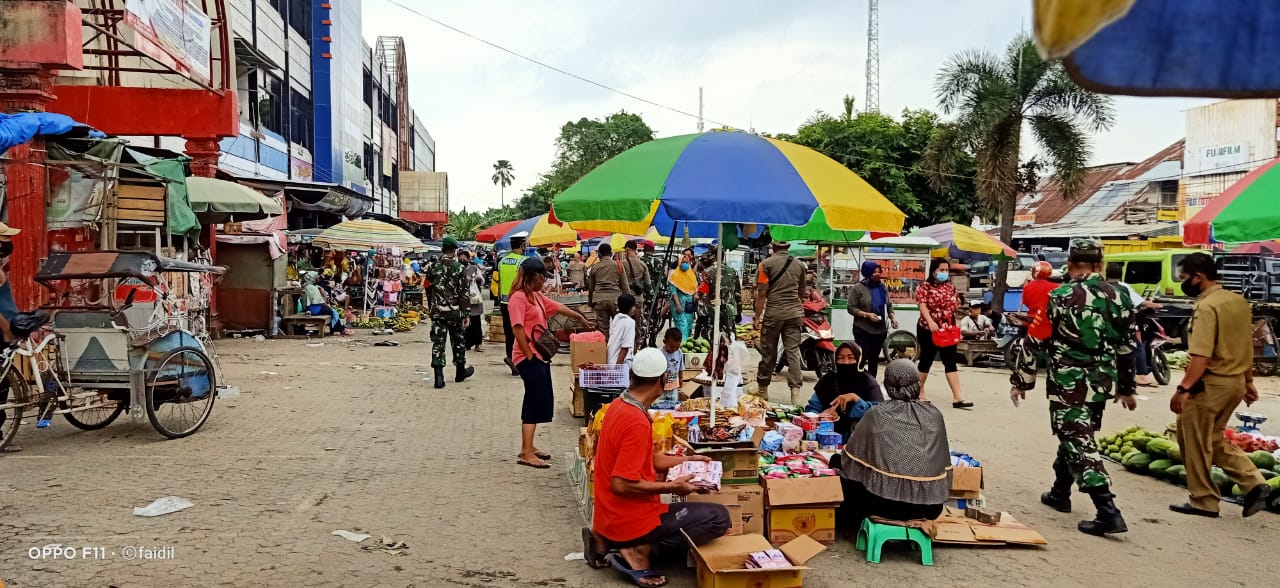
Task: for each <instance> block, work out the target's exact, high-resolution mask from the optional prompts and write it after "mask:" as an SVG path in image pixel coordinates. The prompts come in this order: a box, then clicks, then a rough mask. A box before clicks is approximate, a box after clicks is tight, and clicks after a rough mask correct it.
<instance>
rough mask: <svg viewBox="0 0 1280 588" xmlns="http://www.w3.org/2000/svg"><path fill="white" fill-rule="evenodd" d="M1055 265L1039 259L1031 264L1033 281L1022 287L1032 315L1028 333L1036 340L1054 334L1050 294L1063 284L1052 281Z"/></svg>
mask: <svg viewBox="0 0 1280 588" xmlns="http://www.w3.org/2000/svg"><path fill="white" fill-rule="evenodd" d="M1052 276H1053V266H1052V265H1049V262H1047V261H1037V262H1035V263H1034V264H1032V265H1031V278H1032V279H1031V281H1030V282H1027V285H1025V286H1023V287H1022V305H1023V306H1025V307H1027V312H1028V314H1030V315H1031V326H1030V327H1028V328H1027V334H1029V335H1031V338H1032V339H1035V340H1036V341H1044V340H1045V339H1048V338H1049V336H1050V335H1052V334H1053V325H1051V324H1049V316H1048V314H1047V313H1048V311H1049V294H1050V293H1052V292H1053V291H1054V290H1057V289H1058V287H1060V286H1062V284H1057V283H1054V282H1050V281H1049V278H1050V277H1052Z"/></svg>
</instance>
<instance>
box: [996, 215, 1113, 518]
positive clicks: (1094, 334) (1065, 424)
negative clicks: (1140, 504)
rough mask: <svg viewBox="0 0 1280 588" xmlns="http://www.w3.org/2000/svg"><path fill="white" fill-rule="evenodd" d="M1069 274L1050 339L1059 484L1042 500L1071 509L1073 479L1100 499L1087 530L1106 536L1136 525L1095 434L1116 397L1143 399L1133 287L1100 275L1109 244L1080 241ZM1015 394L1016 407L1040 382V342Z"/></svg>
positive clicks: (1024, 358) (1052, 310) (1019, 362)
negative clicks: (1115, 489) (1136, 379)
mask: <svg viewBox="0 0 1280 588" xmlns="http://www.w3.org/2000/svg"><path fill="white" fill-rule="evenodd" d="M1068 262H1069V263H1068V271H1069V272H1070V276H1071V279H1070V281H1068V282H1067V283H1066V284H1064V285H1063V286H1062V287H1060V288H1058V289H1056V290H1054V291H1053V293H1052V294H1050V296H1049V306H1048V309H1047V313H1048V314H1047V316H1048V319H1049V324H1051V325H1052V327H1053V331H1052V333H1051V334H1050V335H1049V339H1048V340H1047V341H1046V342H1045V346H1046V347H1047V353H1048V355H1049V368H1048V369H1049V372H1048V377H1047V378H1045V380H1046V382H1047V383H1046V384H1045V387H1046V388H1047V390H1048V396H1049V425H1050V427H1051V428H1052V430H1053V434H1054V435H1057V437H1058V456H1057V459H1055V460H1054V462H1053V472H1054V475H1055V478H1054V482H1053V487H1052V489H1051V490H1049V491H1048V492H1045V493H1044V494H1042V495H1041V496H1040V502H1042V503H1044V504H1046V505H1048V506H1050V507H1053V508H1054V509H1055V510H1057V511H1059V512H1071V484H1072V483H1073V482H1074V483H1075V484H1076V485H1078V486H1079V487H1080V491H1081V492H1084V493H1086V494H1088V495H1089V497H1090V498H1091V499H1093V504H1094V506H1095V507H1096V508H1097V509H1098V514H1097V516H1096V517H1095V518H1094V520H1092V521H1081V522H1080V524H1079V525H1078V528H1079V529H1080V532H1081V533H1085V534H1088V535H1096V536H1102V535H1107V534H1111V533H1124V532H1125V531H1128V530H1129V527H1128V526H1127V525H1126V524H1125V521H1124V517H1122V516H1121V515H1120V509H1118V508H1116V504H1115V495H1114V494H1112V493H1111V478H1110V477H1109V476H1107V470H1106V468H1105V467H1103V464H1102V457H1101V456H1100V455H1099V453H1098V444H1097V442H1096V441H1095V440H1094V435H1095V434H1096V433H1097V431H1098V428H1099V427H1101V426H1102V411H1103V409H1104V408H1106V405H1107V404H1106V403H1107V400H1108V399H1111V398H1112V394H1113V390H1112V386H1113V384H1114V385H1115V387H1116V390H1115V392H1114V393H1115V394H1116V396H1115V401H1116V402H1120V403H1122V404H1123V405H1124V407H1125V408H1127V409H1129V410H1133V409H1134V408H1136V407H1137V405H1138V403H1137V400H1136V398H1135V397H1134V383H1133V358H1132V354H1133V348H1134V344H1135V342H1134V331H1133V304H1132V302H1131V301H1130V300H1129V292H1128V291H1126V290H1124V289H1117V288H1115V287H1114V286H1112V285H1111V284H1108V283H1106V282H1104V281H1103V280H1102V276H1101V275H1099V274H1098V271H1099V269H1100V266H1101V265H1102V243H1101V242H1100V241H1098V240H1096V239H1072V240H1071V249H1070V257H1069V258H1068ZM1009 381H1010V383H1011V384H1012V385H1013V388H1012V390H1011V391H1010V395H1011V398H1012V399H1013V405H1014V406H1018V404H1019V400H1023V399H1026V397H1027V390H1031V389H1033V388H1035V385H1036V356H1035V350H1034V349H1033V348H1032V346H1030V345H1028V346H1025V347H1024V348H1023V349H1022V351H1021V353H1019V354H1018V357H1017V359H1016V360H1015V364H1014V371H1013V375H1012V376H1010V378H1009Z"/></svg>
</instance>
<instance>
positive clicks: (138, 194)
mask: <svg viewBox="0 0 1280 588" xmlns="http://www.w3.org/2000/svg"><path fill="white" fill-rule="evenodd" d="M116 194H117V195H118V196H119V198H120V199H121V200H124V199H125V198H143V199H147V200H164V196H165V189H164V186H158V185H155V184H127V183H124V182H121V183H120V184H119V185H118V186H117V187H116Z"/></svg>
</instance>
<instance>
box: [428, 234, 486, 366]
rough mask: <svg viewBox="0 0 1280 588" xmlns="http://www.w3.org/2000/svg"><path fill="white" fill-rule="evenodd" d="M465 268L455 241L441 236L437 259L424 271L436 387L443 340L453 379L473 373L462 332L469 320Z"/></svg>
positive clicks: (469, 297) (468, 299)
mask: <svg viewBox="0 0 1280 588" xmlns="http://www.w3.org/2000/svg"><path fill="white" fill-rule="evenodd" d="M465 271H466V268H464V267H462V264H461V263H459V262H458V241H457V240H455V239H454V238H453V237H445V238H444V240H443V241H441V242H440V261H437V262H436V263H433V264H431V268H430V269H428V270H427V281H428V283H429V286H428V290H427V308H428V311H429V312H430V314H431V369H432V370H434V371H435V380H436V381H435V385H436V388H444V343H445V338H448V339H449V345H450V346H451V348H452V350H453V367H454V370H455V374H454V377H453V381H455V382H461V381H463V380H466V379H467V378H470V377H471V375H472V374H474V373H475V371H476V370H475V368H473V367H467V345H466V343H465V342H464V341H463V337H462V331H463V329H465V328H466V327H467V325H468V324H469V323H470V322H471V317H470V316H469V314H470V310H471V307H470V299H471V296H470V294H469V292H468V290H467V281H466V279H465V275H464V273H465Z"/></svg>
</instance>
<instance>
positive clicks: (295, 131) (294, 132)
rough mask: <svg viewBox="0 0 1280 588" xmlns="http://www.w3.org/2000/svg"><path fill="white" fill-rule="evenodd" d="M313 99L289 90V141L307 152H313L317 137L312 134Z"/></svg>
mask: <svg viewBox="0 0 1280 588" xmlns="http://www.w3.org/2000/svg"><path fill="white" fill-rule="evenodd" d="M312 114H313V113H312V108H311V99H310V98H307V97H306V96H303V95H302V94H301V93H299V92H298V91H297V90H293V89H290V90H289V140H290V141H292V142H293V143H295V144H298V145H301V146H302V147H304V148H306V149H307V151H311V150H312V146H313V145H314V141H315V138H314V137H315V136H314V135H313V134H312V129H311V125H312V120H311V117H312Z"/></svg>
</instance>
